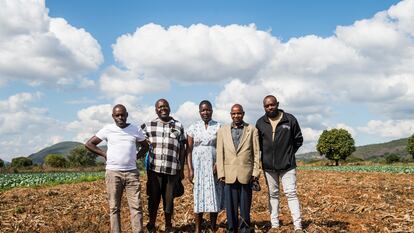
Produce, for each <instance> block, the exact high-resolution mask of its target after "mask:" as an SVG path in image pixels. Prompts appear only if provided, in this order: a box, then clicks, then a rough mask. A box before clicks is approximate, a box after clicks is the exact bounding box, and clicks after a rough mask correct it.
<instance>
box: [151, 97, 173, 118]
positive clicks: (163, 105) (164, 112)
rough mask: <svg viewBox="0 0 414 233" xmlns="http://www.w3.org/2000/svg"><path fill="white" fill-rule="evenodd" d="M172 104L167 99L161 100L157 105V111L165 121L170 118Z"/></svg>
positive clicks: (159, 116)
mask: <svg viewBox="0 0 414 233" xmlns="http://www.w3.org/2000/svg"><path fill="white" fill-rule="evenodd" d="M170 111H171V110H170V105H169V104H168V102H167V101H165V100H159V101H158V102H157V104H156V105H155V113H157V115H158V118H160V119H161V120H163V121H168V120H170Z"/></svg>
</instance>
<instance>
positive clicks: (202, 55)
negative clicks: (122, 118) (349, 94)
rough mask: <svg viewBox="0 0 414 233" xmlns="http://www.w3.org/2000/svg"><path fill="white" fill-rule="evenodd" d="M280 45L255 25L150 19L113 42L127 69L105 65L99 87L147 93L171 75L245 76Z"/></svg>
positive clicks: (193, 78) (199, 78) (190, 78)
mask: <svg viewBox="0 0 414 233" xmlns="http://www.w3.org/2000/svg"><path fill="white" fill-rule="evenodd" d="M278 44H279V41H278V40H277V39H276V38H274V37H272V36H271V35H270V33H269V32H265V31H260V30H257V29H256V27H255V25H253V24H252V25H248V26H243V25H228V26H219V25H215V26H211V27H209V26H206V25H203V24H195V25H191V26H190V27H188V28H186V27H183V26H180V25H177V26H171V27H169V28H163V27H162V26H160V25H156V24H152V23H151V24H147V25H144V26H142V27H140V28H137V30H136V31H135V32H134V33H133V34H125V35H122V36H120V37H119V38H118V39H117V41H116V43H115V44H114V45H113V46H112V47H113V53H114V57H115V59H116V61H118V62H119V63H120V65H121V66H122V67H125V68H126V70H125V71H121V70H120V69H119V68H115V67H111V68H109V69H108V70H107V72H105V73H104V74H103V75H102V76H101V81H100V82H101V88H102V89H103V90H104V91H105V92H127V93H133V92H134V91H135V93H136V92H137V91H138V92H141V93H148V92H153V91H154V90H156V91H163V90H165V88H168V87H169V82H170V81H171V80H175V81H182V82H191V83H197V82H198V83H200V82H201V83H202V82H216V81H222V80H230V79H232V78H238V79H241V80H249V79H251V78H252V77H254V76H256V73H257V72H259V71H260V70H261V67H262V66H264V65H266V63H267V61H268V60H269V59H270V58H271V56H272V53H273V48H274V47H277V45H278ZM148 48H151V49H148ZM114 82H115V84H114ZM126 83H127V84H126ZM110 84H112V85H110Z"/></svg>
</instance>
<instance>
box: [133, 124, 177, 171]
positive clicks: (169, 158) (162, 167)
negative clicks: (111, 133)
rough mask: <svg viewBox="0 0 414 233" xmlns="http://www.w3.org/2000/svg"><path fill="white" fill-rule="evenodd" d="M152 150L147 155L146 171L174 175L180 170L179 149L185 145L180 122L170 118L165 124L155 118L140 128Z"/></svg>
mask: <svg viewBox="0 0 414 233" xmlns="http://www.w3.org/2000/svg"><path fill="white" fill-rule="evenodd" d="M141 128H142V130H143V131H144V134H145V135H146V136H147V139H148V140H149V141H150V143H151V146H152V149H151V150H150V152H149V154H148V162H149V167H148V169H150V170H152V171H154V172H158V173H163V174H168V175H175V174H177V171H178V170H180V169H181V165H180V148H181V147H182V146H183V144H184V143H185V134H184V127H183V125H182V124H181V122H179V121H177V120H175V119H173V118H171V120H170V121H169V122H167V123H165V122H163V121H161V120H160V119H159V118H156V119H154V120H152V121H150V122H147V123H145V124H143V125H142V126H141Z"/></svg>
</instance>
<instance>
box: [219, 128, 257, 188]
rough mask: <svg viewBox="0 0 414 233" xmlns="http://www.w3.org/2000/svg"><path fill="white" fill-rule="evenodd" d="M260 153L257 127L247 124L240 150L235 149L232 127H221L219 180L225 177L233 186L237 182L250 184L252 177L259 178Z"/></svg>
mask: <svg viewBox="0 0 414 233" xmlns="http://www.w3.org/2000/svg"><path fill="white" fill-rule="evenodd" d="M259 153H260V148H259V134H258V131H257V129H256V127H254V126H251V125H249V124H246V123H245V125H244V129H243V134H242V136H241V139H240V143H239V146H238V148H235V147H234V143H233V138H232V137H231V126H230V125H225V126H223V127H221V128H220V129H219V131H218V132H217V175H218V178H219V179H220V178H222V177H224V178H225V182H226V183H227V184H233V183H235V182H236V180H238V181H239V182H240V183H242V184H248V183H249V182H250V178H251V176H255V177H258V176H259V173H260V169H259V159H260V158H259V156H260V155H259Z"/></svg>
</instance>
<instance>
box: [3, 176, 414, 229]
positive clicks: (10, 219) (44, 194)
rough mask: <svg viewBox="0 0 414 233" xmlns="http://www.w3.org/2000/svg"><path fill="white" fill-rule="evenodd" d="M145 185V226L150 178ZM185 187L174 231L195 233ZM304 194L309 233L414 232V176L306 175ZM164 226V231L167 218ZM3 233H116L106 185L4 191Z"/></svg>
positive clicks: (287, 225)
mask: <svg viewBox="0 0 414 233" xmlns="http://www.w3.org/2000/svg"><path fill="white" fill-rule="evenodd" d="M141 181H142V188H141V189H142V190H143V192H142V204H143V209H144V224H145V223H146V222H147V221H148V212H147V198H146V195H145V190H144V187H145V185H144V184H145V182H146V178H145V176H142V177H141ZM183 182H184V186H185V187H186V190H185V194H184V195H183V196H182V197H180V198H177V199H176V200H175V206H176V208H175V214H174V225H175V227H176V230H177V231H178V232H192V231H193V229H194V217H193V197H192V187H191V184H190V183H188V182H187V181H186V180H185V181H183ZM260 182H261V186H262V191H260V192H254V194H253V205H252V212H251V218H252V221H253V227H254V229H255V231H256V232H267V231H268V230H269V227H270V223H269V213H268V199H267V190H266V184H265V181H264V180H263V176H262V178H261V180H260ZM282 193H283V192H282ZM298 194H299V198H300V201H301V206H302V218H303V226H304V230H305V231H306V232H318V233H319V232H401V233H403V232H404V233H406V232H414V174H385V173H338V172H320V171H299V172H298ZM281 199H282V200H281V211H280V219H281V223H282V227H281V229H280V231H279V232H293V225H292V219H291V217H290V212H289V209H288V206H287V201H286V197H285V196H284V195H283V194H282V197H281ZM122 205H123V207H122V212H121V216H122V228H123V232H131V228H130V223H129V211H128V205H127V202H126V200H125V198H123V202H122ZM160 208H161V207H160ZM206 218H207V216H206ZM157 222H158V225H157V229H159V231H162V230H163V229H164V222H163V215H162V211H159V215H158V221H157ZM206 222H207V221H206ZM225 222H226V214H225V212H221V213H220V214H219V223H220V224H219V226H220V228H219V229H218V231H217V232H225ZM205 227H206V228H207V227H208V224H207V223H206V224H205ZM0 232H109V216H108V204H107V200H106V191H105V184H104V181H97V182H90V183H79V184H68V185H59V186H54V187H43V188H19V189H12V190H8V191H4V192H0Z"/></svg>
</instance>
